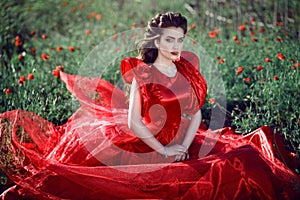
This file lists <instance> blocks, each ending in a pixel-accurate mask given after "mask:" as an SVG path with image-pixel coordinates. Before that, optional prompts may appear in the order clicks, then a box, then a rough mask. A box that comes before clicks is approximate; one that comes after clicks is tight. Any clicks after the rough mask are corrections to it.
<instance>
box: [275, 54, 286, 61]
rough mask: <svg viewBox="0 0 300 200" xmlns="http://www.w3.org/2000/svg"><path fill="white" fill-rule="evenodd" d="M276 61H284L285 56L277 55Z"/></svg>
mask: <svg viewBox="0 0 300 200" xmlns="http://www.w3.org/2000/svg"><path fill="white" fill-rule="evenodd" d="M276 56H277V58H278V59H280V60H284V59H285V56H284V55H283V54H282V53H279V54H277V55H276Z"/></svg>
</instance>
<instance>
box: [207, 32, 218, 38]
mask: <svg viewBox="0 0 300 200" xmlns="http://www.w3.org/2000/svg"><path fill="white" fill-rule="evenodd" d="M208 36H209V37H210V38H215V37H217V36H218V33H217V32H215V31H210V32H209V34H208Z"/></svg>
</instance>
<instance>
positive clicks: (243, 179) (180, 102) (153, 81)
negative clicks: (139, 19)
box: [0, 12, 299, 199]
mask: <svg viewBox="0 0 300 200" xmlns="http://www.w3.org/2000/svg"><path fill="white" fill-rule="evenodd" d="M186 30H187V20H186V18H185V17H184V16H182V15H181V14H179V13H172V12H168V13H165V14H159V15H157V16H156V17H154V18H153V19H152V20H151V21H150V22H149V24H148V29H147V32H146V36H145V38H144V40H142V41H141V43H140V48H139V56H140V58H139V59H137V58H125V59H123V60H122V62H121V71H122V75H123V79H124V80H125V82H127V83H129V84H131V92H130V98H129V102H130V103H129V107H128V105H127V104H126V103H124V102H126V95H125V94H124V93H123V92H122V91H121V90H120V89H118V88H116V87H114V86H113V85H111V84H110V83H108V82H106V81H104V80H102V79H97V78H88V77H79V76H75V75H68V74H65V73H61V74H60V75H61V76H60V77H61V79H62V80H63V81H64V82H65V83H66V84H67V87H68V89H69V90H70V91H71V93H72V94H74V95H75V96H76V97H77V98H78V100H79V102H80V103H81V108H80V109H79V110H78V111H77V112H76V113H74V115H73V116H72V117H71V118H70V119H69V121H68V122H67V123H66V124H64V125H63V126H59V127H55V126H54V125H53V124H51V123H50V122H48V121H46V120H44V119H42V118H41V117H39V116H36V115H35V114H33V113H29V112H26V111H11V112H7V113H3V114H1V129H0V130H1V132H0V133H1V134H0V136H1V142H2V146H1V152H3V156H1V167H2V169H3V170H4V171H5V172H6V173H7V175H8V176H9V177H10V179H11V180H12V181H13V182H14V183H15V184H16V185H15V186H13V187H11V188H9V189H8V190H6V191H5V192H4V193H3V194H2V195H1V197H2V199H18V198H19V199H22V198H27V199H130V198H143V199H158V198H159V199H174V198H175V199H293V198H297V197H299V191H297V187H298V186H299V177H298V176H297V175H295V174H294V173H293V172H292V171H291V170H290V169H289V168H288V167H287V166H286V165H284V164H283V163H282V162H281V161H280V160H278V159H277V158H275V157H274V156H276V154H275V153H274V149H273V147H272V145H270V143H272V142H273V141H275V139H273V138H272V134H271V131H270V129H269V128H267V127H262V128H260V129H258V130H257V131H255V132H253V133H250V134H248V135H247V136H245V137H242V136H238V135H234V132H233V131H232V129H230V128H224V129H221V130H218V131H215V132H213V131H210V130H205V129H203V128H201V127H203V126H201V125H200V123H201V111H200V109H201V107H202V106H203V104H204V101H205V97H206V90H207V86H206V83H205V80H204V79H203V78H202V76H201V74H200V73H199V72H198V71H197V68H198V64H199V61H198V59H197V57H196V56H195V55H194V54H192V53H190V52H183V51H182V45H183V40H184V36H185V33H186ZM17 130H18V131H17ZM220 135H221V136H220ZM219 136H220V137H219ZM207 141H209V142H207ZM200 149H211V150H210V151H208V152H207V153H206V154H201V151H200ZM176 161H177V162H176Z"/></svg>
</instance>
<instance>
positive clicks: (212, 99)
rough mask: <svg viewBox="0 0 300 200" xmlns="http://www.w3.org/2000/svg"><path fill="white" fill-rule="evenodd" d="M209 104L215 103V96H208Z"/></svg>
mask: <svg viewBox="0 0 300 200" xmlns="http://www.w3.org/2000/svg"><path fill="white" fill-rule="evenodd" d="M208 102H209V104H215V103H216V99H215V98H210V99H209V100H208Z"/></svg>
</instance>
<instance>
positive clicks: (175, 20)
mask: <svg viewBox="0 0 300 200" xmlns="http://www.w3.org/2000/svg"><path fill="white" fill-rule="evenodd" d="M172 26H173V27H176V28H178V27H180V28H182V29H183V32H184V34H186V32H187V19H186V18H185V17H184V16H183V15H181V14H180V13H174V12H167V13H164V14H157V15H156V16H155V17H153V18H152V19H151V20H150V21H149V22H148V27H147V30H146V32H145V37H144V39H142V40H140V41H139V42H138V43H137V48H138V56H139V58H140V59H142V60H143V61H144V62H145V63H148V64H150V63H154V61H155V60H156V58H157V56H158V49H157V48H156V46H155V44H154V41H155V40H156V39H158V40H159V39H160V36H161V35H162V34H163V32H162V31H163V30H162V29H163V28H168V27H172Z"/></svg>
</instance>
